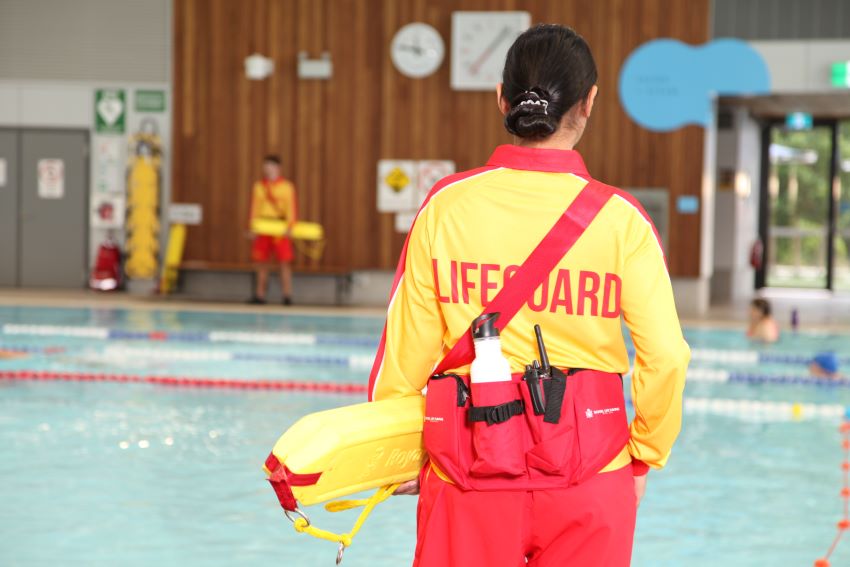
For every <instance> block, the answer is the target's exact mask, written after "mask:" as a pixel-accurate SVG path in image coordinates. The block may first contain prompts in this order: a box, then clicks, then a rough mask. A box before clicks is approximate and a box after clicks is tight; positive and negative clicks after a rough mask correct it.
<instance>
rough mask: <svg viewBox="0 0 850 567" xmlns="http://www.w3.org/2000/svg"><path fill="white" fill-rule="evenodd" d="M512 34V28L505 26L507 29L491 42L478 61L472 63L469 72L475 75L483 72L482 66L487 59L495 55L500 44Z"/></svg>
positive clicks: (504, 28)
mask: <svg viewBox="0 0 850 567" xmlns="http://www.w3.org/2000/svg"><path fill="white" fill-rule="evenodd" d="M510 33H511V28H509V27H508V26H505V27H503V28H502V31H501V32H499V35H497V36H496V37H495V38H494V39H493V41H491V42H490V45H488V46H487V49H485V50H484V51H483V52H482V53H481V55H480V56H479V57H478V59H476V60H475V61H474V62H473V63H472V65H470V66H469V71H470V72H471V73H472V74H473V75H477V74H478V71H480V70H481V66H482V65H483V64H484V62H485V61H487V59H488V58H489V57H490V56H491V55H493V52H494V51H495V50H496V48H497V47H499V44H500V43H502V42H503V41H504V40H505V38H506V37H508V36H509V35H510Z"/></svg>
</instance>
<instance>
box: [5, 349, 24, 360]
mask: <svg viewBox="0 0 850 567" xmlns="http://www.w3.org/2000/svg"><path fill="white" fill-rule="evenodd" d="M26 355H27V353H25V352H22V351H19V350H5V349H0V360H4V359H9V358H23V357H25V356H26Z"/></svg>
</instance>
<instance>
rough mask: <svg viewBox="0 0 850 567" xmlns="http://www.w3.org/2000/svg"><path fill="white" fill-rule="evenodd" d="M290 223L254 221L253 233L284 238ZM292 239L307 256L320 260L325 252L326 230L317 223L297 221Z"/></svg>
mask: <svg viewBox="0 0 850 567" xmlns="http://www.w3.org/2000/svg"><path fill="white" fill-rule="evenodd" d="M288 229H289V223H287V222H286V221H283V220H279V219H253V220H252V221H251V232H253V233H254V234H262V235H265V236H283V235H284V234H286V231H287V230H288ZM290 237H292V239H293V240H294V241H295V245H296V246H297V247H298V250H300V251H301V252H302V253H303V254H304V255H305V256H307V257H309V258H313V259H315V260H318V259H319V258H321V257H322V253H323V252H324V251H325V229H324V228H322V225H320V224H319V223H315V222H304V221H297V222H296V223H295V224H294V225H293V226H292V233H291V234H290Z"/></svg>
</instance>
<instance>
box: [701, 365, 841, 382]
mask: <svg viewBox="0 0 850 567" xmlns="http://www.w3.org/2000/svg"><path fill="white" fill-rule="evenodd" d="M687 380H688V381H689V382H715V383H723V382H738V383H746V384H765V383H769V384H808V385H812V386H824V387H847V386H850V379H848V378H814V377H812V376H804V375H799V374H788V375H783V374H759V373H755V372H740V371H730V370H715V369H712V368H689V369H688V375H687Z"/></svg>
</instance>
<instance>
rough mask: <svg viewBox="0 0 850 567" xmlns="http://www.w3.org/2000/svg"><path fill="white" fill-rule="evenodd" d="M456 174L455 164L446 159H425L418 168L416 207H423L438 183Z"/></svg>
mask: <svg viewBox="0 0 850 567" xmlns="http://www.w3.org/2000/svg"><path fill="white" fill-rule="evenodd" d="M454 172H455V162H453V161H450V160H444V159H425V160H421V161H420V162H419V166H418V179H417V186H418V189H419V191H418V193H419V197H418V202H417V203H416V206H417V207H419V206H421V205H422V202H423V201H424V200H425V197H427V196H428V193H429V192H430V191H431V188H432V187H434V185H436V183H437V181H439V180H440V179H442V178H443V177H446V176H447V175H451V174H452V173H454Z"/></svg>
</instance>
